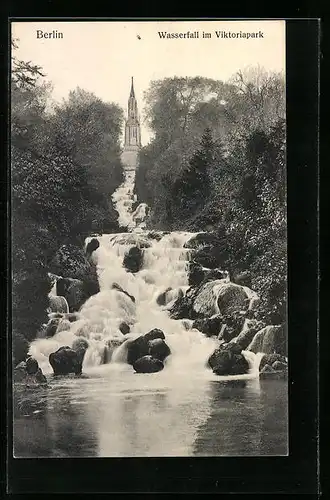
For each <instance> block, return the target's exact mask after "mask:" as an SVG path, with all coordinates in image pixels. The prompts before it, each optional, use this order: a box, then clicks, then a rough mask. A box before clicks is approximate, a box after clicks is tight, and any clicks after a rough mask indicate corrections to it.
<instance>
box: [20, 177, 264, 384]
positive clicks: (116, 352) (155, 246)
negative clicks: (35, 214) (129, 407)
mask: <svg viewBox="0 0 330 500" xmlns="http://www.w3.org/2000/svg"><path fill="white" fill-rule="evenodd" d="M133 189H134V172H127V173H126V179H125V181H124V183H123V184H122V185H121V186H120V187H119V188H118V189H117V191H116V192H115V193H114V195H113V201H114V203H115V205H116V209H117V211H118V213H119V215H120V218H119V223H120V224H121V225H126V226H127V227H128V229H129V231H130V232H128V233H117V234H104V235H102V236H100V237H98V240H99V242H100V246H99V248H98V249H97V250H96V251H95V252H94V253H93V260H94V262H95V264H96V265H97V270H98V277H99V283H100V292H99V293H98V294H97V295H94V296H92V297H90V298H89V299H88V300H87V301H86V303H85V304H84V305H83V306H82V308H81V310H80V313H79V314H80V319H79V321H76V322H74V323H71V324H70V329H69V330H66V331H61V332H60V333H57V334H55V335H54V336H53V337H52V338H47V339H37V340H35V341H34V342H33V343H32V345H31V347H30V353H31V354H32V355H33V356H34V357H35V358H36V359H37V360H38V362H39V364H40V366H41V368H42V370H43V371H44V372H45V373H50V372H52V369H51V367H50V365H49V362H48V357H49V354H50V353H51V352H54V351H56V350H57V349H58V348H59V347H61V346H63V345H68V346H72V343H73V342H74V340H75V339H76V338H77V336H83V337H85V338H86V339H87V341H88V342H89V347H88V349H87V351H86V354H85V358H84V363H83V370H84V372H90V371H91V370H92V371H93V372H95V369H96V371H100V370H101V372H102V373H104V372H105V371H106V370H107V368H106V367H104V366H103V367H102V368H101V365H103V364H104V362H105V361H106V362H107V363H110V364H113V363H125V359H126V344H125V342H126V340H127V339H131V338H134V337H136V336H138V335H140V334H144V333H147V332H148V331H150V330H151V329H153V328H159V329H161V330H162V331H163V332H164V333H165V336H166V342H167V344H168V345H169V347H170V349H171V353H172V354H171V355H170V356H169V357H168V358H167V360H166V361H165V365H166V366H165V369H164V375H163V372H162V375H161V376H163V377H166V376H167V375H166V372H167V373H173V376H174V377H176V376H177V375H178V374H179V373H180V374H182V373H191V372H194V373H196V372H198V373H199V376H202V377H211V378H214V377H215V376H214V375H213V374H212V372H211V370H209V369H208V368H207V366H206V363H207V359H208V357H209V356H210V354H211V353H212V352H213V351H214V349H215V348H216V347H217V345H218V341H217V339H215V338H208V337H206V336H205V335H203V334H202V333H200V332H199V331H198V330H195V329H192V327H191V325H192V322H187V321H184V320H173V319H171V318H170V316H169V312H168V308H169V306H170V305H171V304H173V303H174V301H175V300H176V298H177V296H178V294H179V293H185V291H186V290H187V288H188V276H187V261H188V260H189V256H190V250H189V249H186V248H184V244H185V243H186V242H187V241H188V240H189V239H190V238H191V237H192V236H194V234H196V233H188V232H180V231H178V232H172V233H169V234H165V233H162V232H159V233H154V234H153V236H154V237H150V234H149V232H148V231H146V230H143V229H142V228H141V226H143V225H144V224H145V216H146V213H147V207H146V205H145V204H142V205H140V206H138V207H137V209H136V210H135V212H133V211H132V204H133V202H134V201H135V197H134V195H133ZM136 214H138V217H137V216H136ZM137 221H138V225H137V224H136V223H137ZM88 241H89V238H88V239H87V240H86V244H87V243H88ZM134 246H137V247H140V248H141V249H142V252H143V266H142V269H141V270H140V271H139V272H137V273H135V274H133V273H130V272H127V271H126V269H125V268H124V267H123V258H124V255H125V253H126V252H127V251H129V249H130V248H132V247H134ZM114 283H117V284H118V285H119V286H120V287H122V288H123V290H125V291H127V292H128V293H129V294H130V295H133V296H134V298H135V302H133V301H132V300H131V298H130V297H128V296H127V295H125V294H124V293H122V292H120V291H118V290H115V289H113V288H112V286H113V284H114ZM166 290H168V291H167V293H166V300H165V304H164V306H159V305H158V304H157V298H158V296H159V295H160V294H162V293H164V292H165V291H166ZM52 293H54V291H52ZM122 322H126V323H127V324H128V325H129V326H130V334H129V335H126V336H124V335H123V334H122V333H121V331H120V330H119V325H120V324H121V323H122ZM105 353H106V355H105ZM244 354H245V356H246V358H247V359H248V361H249V363H250V366H251V373H250V374H248V375H241V376H238V377H235V378H246V377H251V375H253V376H257V373H258V366H259V362H260V360H259V357H258V356H257V355H255V354H253V353H244ZM218 378H219V377H217V379H218ZM231 378H232V377H231Z"/></svg>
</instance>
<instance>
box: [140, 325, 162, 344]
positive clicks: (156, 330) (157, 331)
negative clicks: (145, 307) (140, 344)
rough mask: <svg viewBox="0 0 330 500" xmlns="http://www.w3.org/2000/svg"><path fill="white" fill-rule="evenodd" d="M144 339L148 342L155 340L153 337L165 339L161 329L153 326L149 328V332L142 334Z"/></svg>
mask: <svg viewBox="0 0 330 500" xmlns="http://www.w3.org/2000/svg"><path fill="white" fill-rule="evenodd" d="M144 339H145V340H146V341H147V342H149V341H150V340H155V339H163V340H164V339H165V334H164V332H163V331H162V330H160V329H159V328H153V329H152V330H150V332H148V333H146V334H145V335H144Z"/></svg>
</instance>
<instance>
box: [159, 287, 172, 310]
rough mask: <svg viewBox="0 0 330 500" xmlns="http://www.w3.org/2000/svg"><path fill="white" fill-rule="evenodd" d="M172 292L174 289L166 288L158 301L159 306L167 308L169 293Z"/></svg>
mask: <svg viewBox="0 0 330 500" xmlns="http://www.w3.org/2000/svg"><path fill="white" fill-rule="evenodd" d="M171 290H172V287H168V288H166V289H165V290H164V291H163V292H162V293H160V294H159V295H158V297H157V299H156V302H157V304H158V305H159V306H165V305H166V304H167V296H168V292H170V291H171Z"/></svg>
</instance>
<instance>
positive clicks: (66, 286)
mask: <svg viewBox="0 0 330 500" xmlns="http://www.w3.org/2000/svg"><path fill="white" fill-rule="evenodd" d="M57 294H58V295H63V296H64V297H65V298H66V300H67V302H68V304H69V310H70V312H75V311H79V309H80V308H81V306H82V305H83V304H84V302H86V300H87V299H88V298H89V295H88V294H87V293H86V290H85V285H84V283H83V281H81V280H78V279H73V278H60V279H58V280H57Z"/></svg>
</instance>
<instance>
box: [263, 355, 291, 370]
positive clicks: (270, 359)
mask: <svg viewBox="0 0 330 500" xmlns="http://www.w3.org/2000/svg"><path fill="white" fill-rule="evenodd" d="M276 361H280V362H282V363H286V358H285V357H284V356H281V355H280V354H265V355H264V356H263V357H262V358H261V361H260V364H259V371H261V370H262V369H263V367H264V366H265V365H271V366H272V365H273V364H274V363H276Z"/></svg>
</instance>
